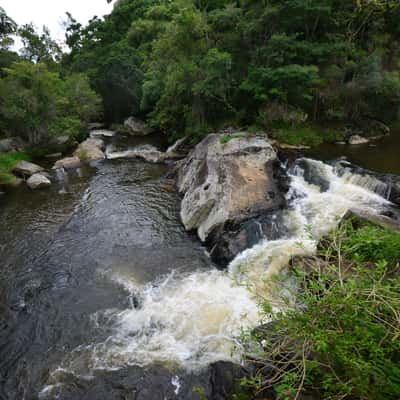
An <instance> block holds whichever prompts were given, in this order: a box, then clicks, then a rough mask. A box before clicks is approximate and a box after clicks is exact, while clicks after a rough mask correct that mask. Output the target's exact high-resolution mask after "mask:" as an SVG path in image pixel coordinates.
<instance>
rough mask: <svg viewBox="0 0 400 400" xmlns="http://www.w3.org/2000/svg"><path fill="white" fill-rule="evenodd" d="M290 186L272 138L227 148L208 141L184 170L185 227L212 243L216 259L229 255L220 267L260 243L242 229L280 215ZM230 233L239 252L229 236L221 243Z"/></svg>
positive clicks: (214, 138) (213, 138)
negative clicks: (266, 217) (278, 211)
mask: <svg viewBox="0 0 400 400" xmlns="http://www.w3.org/2000/svg"><path fill="white" fill-rule="evenodd" d="M287 182H288V180H287V177H286V175H285V174H284V173H283V171H282V169H281V168H280V164H279V162H278V159H277V154H276V152H275V150H274V149H273V147H272V145H271V142H270V141H269V139H268V138H266V137H261V136H260V137H237V138H235V137H234V138H232V139H231V140H230V141H229V142H227V143H225V144H224V143H222V141H221V135H218V134H212V135H209V136H207V137H206V138H205V139H204V140H203V141H202V142H201V143H199V144H198V145H197V146H196V147H195V149H194V150H193V151H192V152H191V153H190V154H189V155H188V157H187V158H186V159H185V160H183V162H182V163H181V165H180V168H179V173H178V189H179V191H180V193H182V194H183V195H184V198H183V200H182V205H181V218H182V222H183V224H184V225H185V228H186V229H187V230H194V229H196V230H197V233H198V236H199V237H200V239H201V240H202V241H207V239H210V240H211V243H210V246H212V247H213V252H214V254H221V253H223V254H224V257H222V258H223V259H222V260H219V261H223V262H226V261H229V259H232V258H233V257H234V256H235V255H236V254H237V253H238V252H240V251H242V250H244V249H245V248H247V247H249V246H251V245H253V244H255V243H257V241H258V240H259V237H258V235H254V229H253V228H249V223H247V224H244V225H243V226H241V223H242V222H244V221H248V222H249V221H251V220H256V219H257V218H258V217H260V216H264V217H265V215H266V214H271V211H273V210H279V209H280V208H281V207H282V206H283V205H284V204H285V196H284V194H285V191H286V190H287ZM264 217H263V218H264ZM250 225H251V224H250ZM253 225H254V224H253ZM263 225H264V227H263V228H265V225H268V222H265V221H264V223H263ZM230 227H231V228H232V229H231V231H232V232H231V233H232V235H230V236H229V240H228V242H229V241H231V240H234V241H235V242H236V244H235V245H234V246H229V245H228V246H227V240H226V235H225V237H224V239H223V240H221V238H222V236H223V234H224V233H226V232H227V231H230ZM240 238H242V239H240ZM219 246H222V247H223V249H221V248H219ZM229 247H230V248H231V250H229ZM218 248H219V249H218ZM217 258H219V257H217ZM217 261H218V260H217Z"/></svg>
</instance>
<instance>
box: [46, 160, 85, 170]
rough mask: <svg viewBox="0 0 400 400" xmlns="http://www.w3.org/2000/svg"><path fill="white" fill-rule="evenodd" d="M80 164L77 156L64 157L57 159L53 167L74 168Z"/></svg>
mask: <svg viewBox="0 0 400 400" xmlns="http://www.w3.org/2000/svg"><path fill="white" fill-rule="evenodd" d="M81 165H82V162H81V160H80V159H79V158H78V157H66V158H63V159H61V160H58V161H57V162H56V163H55V164H54V166H53V169H59V168H64V169H74V168H79V167H80V166H81Z"/></svg>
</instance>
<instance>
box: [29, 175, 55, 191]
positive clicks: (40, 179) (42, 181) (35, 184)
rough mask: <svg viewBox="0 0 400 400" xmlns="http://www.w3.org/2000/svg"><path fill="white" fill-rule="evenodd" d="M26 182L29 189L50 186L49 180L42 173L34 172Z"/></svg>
mask: <svg viewBox="0 0 400 400" xmlns="http://www.w3.org/2000/svg"><path fill="white" fill-rule="evenodd" d="M26 184H27V185H28V187H29V188H30V189H34V190H35V189H44V188H47V187H49V186H51V181H50V179H49V178H47V177H46V176H44V175H43V174H34V175H32V176H31V177H30V178H29V179H28V180H27V181H26Z"/></svg>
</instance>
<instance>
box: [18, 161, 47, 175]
mask: <svg viewBox="0 0 400 400" xmlns="http://www.w3.org/2000/svg"><path fill="white" fill-rule="evenodd" d="M42 171H44V168H42V167H41V166H39V165H36V164H33V163H31V162H28V161H20V162H19V163H18V164H17V165H16V166H15V167H14V169H13V172H14V173H15V174H17V175H22V176H24V177H25V176H32V175H34V174H37V173H39V172H42Z"/></svg>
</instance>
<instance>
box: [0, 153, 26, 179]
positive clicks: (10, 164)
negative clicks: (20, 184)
mask: <svg viewBox="0 0 400 400" xmlns="http://www.w3.org/2000/svg"><path fill="white" fill-rule="evenodd" d="M30 159H31V157H30V155H29V154H28V153H25V152H15V153H7V154H0V185H13V183H15V181H16V178H15V176H14V175H13V174H12V173H11V171H12V170H13V168H14V167H15V166H16V165H17V164H18V163H19V162H20V161H23V160H25V161H29V160H30Z"/></svg>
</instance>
